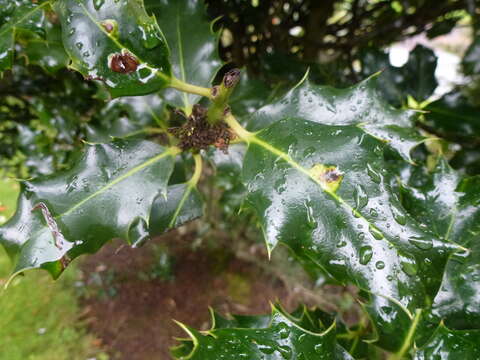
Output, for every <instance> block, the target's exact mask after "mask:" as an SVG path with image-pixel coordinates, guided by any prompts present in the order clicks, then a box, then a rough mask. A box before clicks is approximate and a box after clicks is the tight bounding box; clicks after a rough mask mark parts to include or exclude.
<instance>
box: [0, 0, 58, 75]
mask: <svg viewBox="0 0 480 360" xmlns="http://www.w3.org/2000/svg"><path fill="white" fill-rule="evenodd" d="M50 4H51V1H44V2H41V3H35V2H32V1H31V0H1V1H0V74H1V73H2V72H3V71H4V70H7V69H11V68H12V64H13V58H14V50H15V49H14V46H15V39H16V37H17V35H18V33H19V32H22V31H23V32H28V33H30V34H34V35H37V37H41V36H44V35H45V31H44V22H45V14H44V10H45V9H47V8H48V7H49V6H50Z"/></svg>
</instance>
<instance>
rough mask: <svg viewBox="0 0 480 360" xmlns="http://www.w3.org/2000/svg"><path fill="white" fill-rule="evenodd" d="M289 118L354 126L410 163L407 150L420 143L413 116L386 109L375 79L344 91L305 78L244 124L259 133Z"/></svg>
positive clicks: (421, 138) (412, 113) (409, 113)
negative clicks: (384, 143) (381, 141)
mask: <svg viewBox="0 0 480 360" xmlns="http://www.w3.org/2000/svg"><path fill="white" fill-rule="evenodd" d="M290 116H295V117H296V116H298V117H301V118H302V119H305V120H307V121H310V122H314V123H318V124H324V125H357V126H358V127H359V128H361V129H363V130H364V132H365V133H368V134H371V135H374V136H376V137H378V138H379V139H382V140H383V141H385V142H387V143H388V144H389V146H390V147H391V148H393V149H394V150H395V151H396V152H397V153H398V154H400V155H401V156H402V157H403V158H404V159H406V160H411V159H410V152H411V150H412V149H413V148H414V147H415V146H416V145H418V144H419V143H420V142H422V141H423V140H424V138H423V137H422V136H420V134H419V133H418V132H417V130H415V129H414V128H413V121H414V119H415V118H416V114H415V113H414V112H413V111H400V110H395V109H393V108H392V107H391V106H389V105H388V104H387V103H386V102H385V101H384V100H383V99H382V97H381V95H380V94H379V93H378V92H377V80H376V77H371V78H369V79H367V80H365V81H363V82H361V83H359V84H357V85H354V86H352V87H350V88H347V89H335V88H332V87H329V86H319V85H315V84H312V83H311V82H310V81H309V80H308V78H306V79H304V80H302V81H301V83H299V84H298V85H297V86H295V87H294V88H293V89H292V90H290V91H289V92H288V93H287V94H286V95H285V96H283V97H281V98H280V99H278V100H277V101H274V102H273V103H271V104H269V105H266V106H264V107H262V108H260V109H259V110H258V111H257V112H255V113H254V114H253V115H252V117H251V118H250V119H249V120H248V124H249V127H250V129H251V130H259V129H262V128H264V127H266V126H268V125H270V124H272V123H274V122H276V121H278V120H279V118H286V117H290Z"/></svg>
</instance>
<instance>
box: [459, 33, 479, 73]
mask: <svg viewBox="0 0 480 360" xmlns="http://www.w3.org/2000/svg"><path fill="white" fill-rule="evenodd" d="M462 65H463V70H464V72H465V74H467V75H476V74H480V37H476V38H475V39H474V41H473V42H472V44H471V45H470V47H469V48H468V49H467V52H466V53H465V56H464V57H463V62H462Z"/></svg>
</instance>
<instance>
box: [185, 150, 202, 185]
mask: <svg viewBox="0 0 480 360" xmlns="http://www.w3.org/2000/svg"><path fill="white" fill-rule="evenodd" d="M193 160H194V161H195V171H194V172H193V175H192V177H191V178H190V180H188V185H189V186H190V187H195V186H197V184H198V180H200V176H201V175H202V168H203V164H202V157H201V155H200V154H195V155H193Z"/></svg>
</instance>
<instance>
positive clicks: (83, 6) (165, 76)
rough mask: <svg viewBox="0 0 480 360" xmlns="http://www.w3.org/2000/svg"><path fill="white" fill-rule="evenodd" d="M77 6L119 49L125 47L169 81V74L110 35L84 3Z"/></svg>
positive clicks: (156, 73)
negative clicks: (159, 69)
mask: <svg viewBox="0 0 480 360" xmlns="http://www.w3.org/2000/svg"><path fill="white" fill-rule="evenodd" d="M79 6H80V7H81V8H82V11H83V13H84V14H85V15H86V16H87V17H88V18H89V19H90V21H91V22H93V23H94V24H95V25H96V26H97V27H98V29H99V30H100V31H101V32H102V33H103V34H104V35H105V36H106V37H107V38H108V39H110V40H111V41H112V42H113V43H114V44H115V45H116V46H117V48H118V49H119V50H122V49H127V50H128V51H130V52H131V53H132V54H133V55H135V57H136V58H137V60H138V61H139V63H142V64H145V65H146V66H147V67H148V68H150V70H154V73H155V75H156V76H158V77H159V78H161V79H162V80H165V81H171V79H172V78H171V77H170V76H167V75H165V74H164V73H162V72H161V71H158V69H157V68H156V67H152V66H150V65H149V64H148V62H146V61H144V60H142V58H141V57H140V56H138V54H136V53H135V52H134V51H132V50H131V49H130V48H129V47H128V46H125V45H124V44H122V43H121V42H120V41H118V40H117V38H115V37H114V36H110V34H109V33H108V32H107V31H106V30H105V29H104V27H103V26H102V25H101V24H100V23H99V22H98V21H97V20H96V19H95V18H94V17H93V15H92V14H91V13H90V12H89V11H88V9H87V8H86V7H85V5H83V4H81V3H80V4H79Z"/></svg>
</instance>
